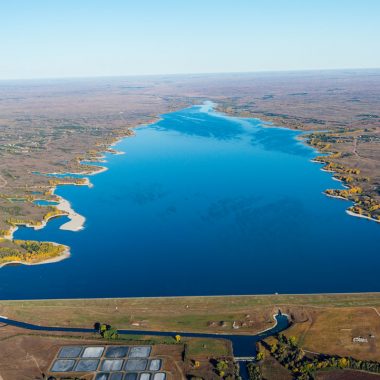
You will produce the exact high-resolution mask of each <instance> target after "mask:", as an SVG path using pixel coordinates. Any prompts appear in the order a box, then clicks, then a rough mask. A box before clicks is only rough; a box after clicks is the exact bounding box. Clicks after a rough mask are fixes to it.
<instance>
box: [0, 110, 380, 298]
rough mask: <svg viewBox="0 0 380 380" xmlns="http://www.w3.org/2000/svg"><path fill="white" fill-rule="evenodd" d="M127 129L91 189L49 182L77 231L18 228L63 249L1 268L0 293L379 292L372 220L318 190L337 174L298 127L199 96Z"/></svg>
mask: <svg viewBox="0 0 380 380" xmlns="http://www.w3.org/2000/svg"><path fill="white" fill-rule="evenodd" d="M135 132H136V135H135V136H134V137H131V138H125V139H123V140H121V141H120V142H119V143H118V144H117V145H116V147H115V148H116V149H117V150H120V151H124V152H125V154H124V155H110V154H106V160H107V163H106V164H105V165H106V166H107V167H108V170H107V171H105V172H102V173H100V174H98V175H94V176H91V177H90V179H91V182H92V183H93V185H94V186H93V187H92V188H87V187H82V186H71V185H69V186H59V187H58V189H57V191H56V193H57V194H59V195H61V196H62V197H64V198H65V199H67V200H69V201H70V203H71V205H72V207H73V208H74V209H75V211H76V212H78V213H79V214H81V215H83V216H84V217H85V218H86V223H85V229H84V230H82V231H79V232H71V231H64V230H60V229H59V226H60V225H62V224H64V223H66V222H67V218H65V217H61V218H57V219H54V220H52V221H50V222H49V223H48V225H47V226H46V227H45V228H44V229H42V230H38V231H34V230H32V229H30V228H20V229H19V230H18V231H17V232H16V233H15V238H17V239H34V240H45V241H55V242H58V243H62V244H66V245H69V246H70V247H71V257H70V258H69V259H67V260H64V261H61V262H59V263H56V264H48V265H38V266H33V267H25V266H9V267H5V268H3V269H1V270H0V298H2V299H37V298H79V297H88V298H90V297H127V296H176V295H221V294H230V295H233V294H270V293H276V292H278V293H319V292H360V291H380V283H379V281H378V280H377V278H378V273H377V272H378V270H377V268H378V266H379V264H380V255H379V253H378V247H379V246H380V229H379V225H378V224H376V223H374V222H371V221H368V220H364V219H360V218H355V217H351V216H349V215H347V214H346V213H345V209H346V208H347V207H349V205H350V203H349V202H345V201H341V200H337V199H333V198H328V197H326V196H325V195H324V194H323V193H322V192H323V191H324V190H325V189H327V188H341V187H342V185H341V184H340V183H339V182H337V181H334V180H333V179H332V175H331V173H327V172H323V171H321V170H320V168H321V165H320V164H316V163H313V162H311V160H312V159H313V158H314V157H315V156H316V155H317V152H316V151H315V150H313V149H312V148H310V147H308V146H306V145H305V144H304V143H302V142H301V141H299V137H300V132H297V131H292V130H288V129H283V128H275V127H274V126H270V125H267V124H265V123H263V122H262V121H260V120H258V119H247V118H233V117H227V116H224V115H221V114H218V113H217V112H214V111H213V110H212V108H211V107H210V106H208V105H207V104H206V105H203V106H195V107H191V108H187V109H184V110H180V111H178V112H173V113H170V114H166V115H162V119H161V120H160V121H158V122H157V123H155V124H151V125H146V126H143V127H140V128H137V129H136V130H135ZM102 165H103V164H102Z"/></svg>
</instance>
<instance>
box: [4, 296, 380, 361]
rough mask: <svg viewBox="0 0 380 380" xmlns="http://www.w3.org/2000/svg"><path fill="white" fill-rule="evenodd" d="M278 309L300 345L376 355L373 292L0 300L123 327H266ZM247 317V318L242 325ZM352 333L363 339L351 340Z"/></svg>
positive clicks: (13, 313)
mask: <svg viewBox="0 0 380 380" xmlns="http://www.w3.org/2000/svg"><path fill="white" fill-rule="evenodd" d="M278 309H281V310H282V312H284V313H287V314H288V315H289V316H290V318H291V320H292V322H293V325H292V326H291V327H290V328H289V329H288V330H287V331H286V334H287V335H291V336H296V337H297V340H298V341H299V344H300V346H301V347H302V348H303V349H305V350H307V351H312V352H320V353H326V354H336V355H341V356H352V357H355V358H358V359H368V360H377V361H379V360H380V343H379V337H380V295H379V294H378V293H364V294H341V295H340V294H330V295H328V294H326V295H273V296H226V297H173V298H124V299H86V300H46V301H0V315H5V316H7V317H8V318H12V319H16V320H20V321H24V322H30V323H37V324H40V325H47V326H57V325H58V326H73V327H74V326H78V327H91V326H92V325H93V323H94V322H95V321H102V322H104V321H105V322H107V323H110V324H112V325H114V326H115V327H117V328H125V329H137V330H160V331H193V332H195V331H197V332H215V333H222V332H223V333H234V334H239V333H257V332H259V331H261V330H262V329H264V328H268V327H270V326H271V325H272V324H273V317H272V315H273V313H274V312H276V311H277V310H278ZM248 320H250V321H253V323H252V324H248V323H247V324H246V325H243V323H244V322H247V321H248ZM233 321H235V322H236V323H237V324H238V325H239V326H240V327H239V328H238V329H234V328H233V327H232V323H233ZM221 322H224V323H221ZM370 335H371V336H373V338H371V337H370ZM358 336H362V337H366V338H368V343H354V342H353V341H352V339H353V338H354V337H358Z"/></svg>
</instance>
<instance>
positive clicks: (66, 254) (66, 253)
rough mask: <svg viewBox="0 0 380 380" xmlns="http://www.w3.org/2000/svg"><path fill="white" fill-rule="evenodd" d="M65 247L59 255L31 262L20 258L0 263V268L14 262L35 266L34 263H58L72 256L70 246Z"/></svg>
mask: <svg viewBox="0 0 380 380" xmlns="http://www.w3.org/2000/svg"><path fill="white" fill-rule="evenodd" d="M50 243H52V244H54V245H59V244H57V243H54V242H50ZM60 245H63V244H60ZM65 247H66V249H65V250H64V251H63V252H62V253H61V254H60V255H58V256H57V257H52V258H50V259H46V260H41V261H37V262H31V263H28V262H24V261H19V260H13V261H8V262H6V263H2V264H0V269H1V268H4V267H6V266H9V265H11V266H12V265H14V264H15V265H27V266H33V265H43V264H53V263H58V262H60V261H63V260H66V259H68V258H70V256H71V254H70V249H69V247H68V246H67V245H66V246H65Z"/></svg>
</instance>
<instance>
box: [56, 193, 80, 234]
mask: <svg viewBox="0 0 380 380" xmlns="http://www.w3.org/2000/svg"><path fill="white" fill-rule="evenodd" d="M57 209H58V210H61V211H64V212H66V213H67V217H68V218H69V219H70V221H69V222H67V223H65V224H62V226H61V227H59V228H60V229H61V230H67V231H80V230H82V229H83V228H84V222H85V221H86V218H85V217H84V216H82V215H80V214H78V213H76V212H75V211H74V210H73V209H72V208H71V204H70V202H69V201H67V200H66V199H63V198H61V197H60V201H59V204H58V205H57Z"/></svg>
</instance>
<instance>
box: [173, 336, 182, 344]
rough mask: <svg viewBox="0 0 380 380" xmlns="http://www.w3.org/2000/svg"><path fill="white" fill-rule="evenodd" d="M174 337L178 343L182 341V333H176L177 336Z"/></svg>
mask: <svg viewBox="0 0 380 380" xmlns="http://www.w3.org/2000/svg"><path fill="white" fill-rule="evenodd" d="M174 339H175V341H176V342H177V343H180V342H181V335H176V336H175V337H174Z"/></svg>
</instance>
